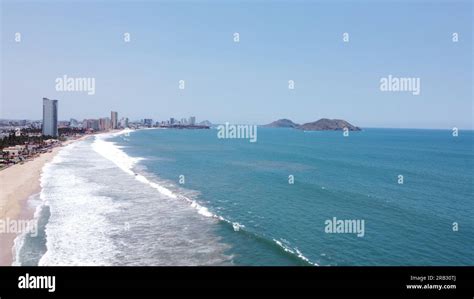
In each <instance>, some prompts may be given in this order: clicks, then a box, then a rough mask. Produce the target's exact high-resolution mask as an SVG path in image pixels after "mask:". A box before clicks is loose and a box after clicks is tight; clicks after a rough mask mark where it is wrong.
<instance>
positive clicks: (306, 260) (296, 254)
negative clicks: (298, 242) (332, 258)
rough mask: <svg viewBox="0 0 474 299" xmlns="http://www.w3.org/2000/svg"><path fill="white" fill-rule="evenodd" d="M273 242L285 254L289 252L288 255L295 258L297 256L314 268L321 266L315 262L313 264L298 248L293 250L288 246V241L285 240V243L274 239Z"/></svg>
mask: <svg viewBox="0 0 474 299" xmlns="http://www.w3.org/2000/svg"><path fill="white" fill-rule="evenodd" d="M273 241H274V242H275V243H276V244H277V245H278V246H280V247H281V248H282V249H283V250H284V251H285V252H288V253H291V254H293V255H295V256H297V257H298V258H300V259H301V260H303V261H305V262H307V263H308V264H311V265H314V266H319V265H318V264H317V263H314V262H311V261H310V260H309V259H308V258H307V257H305V256H304V255H303V254H302V253H301V251H299V250H298V248H296V247H295V248H292V247H291V246H290V245H289V244H288V241H286V240H284V241H283V242H282V241H279V240H276V239H273Z"/></svg>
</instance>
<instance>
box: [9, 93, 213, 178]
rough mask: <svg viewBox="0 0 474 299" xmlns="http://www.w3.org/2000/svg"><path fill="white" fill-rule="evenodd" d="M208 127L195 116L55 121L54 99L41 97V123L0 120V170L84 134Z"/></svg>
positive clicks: (116, 115) (207, 124) (111, 115)
mask: <svg viewBox="0 0 474 299" xmlns="http://www.w3.org/2000/svg"><path fill="white" fill-rule="evenodd" d="M209 124H210V123H209V122H208V121H204V122H202V123H200V124H197V123H196V117H195V116H191V117H189V118H181V119H180V120H178V119H176V118H174V117H171V118H170V119H169V120H166V121H156V122H153V119H151V118H145V119H142V120H140V121H136V122H129V121H128V118H126V117H122V118H120V119H119V115H118V113H117V112H116V111H111V112H110V117H102V118H97V119H84V120H83V121H78V120H76V119H74V118H71V119H70V120H69V121H58V100H50V99H48V98H43V119H42V121H30V120H1V119H0V150H1V151H0V169H1V168H3V167H5V166H9V165H12V164H16V163H21V162H23V161H25V160H28V159H31V158H33V157H35V156H36V155H39V154H41V153H44V152H47V151H50V150H51V149H52V148H53V147H55V146H59V145H61V140H66V139H74V138H78V137H80V136H82V135H84V134H91V133H94V132H101V131H108V130H117V129H125V128H132V129H139V128H152V127H160V128H178V129H209ZM58 139H59V140H58Z"/></svg>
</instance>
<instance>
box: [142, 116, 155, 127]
mask: <svg viewBox="0 0 474 299" xmlns="http://www.w3.org/2000/svg"><path fill="white" fill-rule="evenodd" d="M143 125H144V126H145V127H148V128H151V127H152V126H153V119H151V118H145V119H144V120H143Z"/></svg>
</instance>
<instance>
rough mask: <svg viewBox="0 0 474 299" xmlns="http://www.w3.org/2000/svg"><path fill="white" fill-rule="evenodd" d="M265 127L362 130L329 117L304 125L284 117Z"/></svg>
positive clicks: (309, 129)
mask: <svg viewBox="0 0 474 299" xmlns="http://www.w3.org/2000/svg"><path fill="white" fill-rule="evenodd" d="M264 127H268V128H294V129H299V130H305V131H341V130H344V128H347V129H348V130H349V131H360V130H361V129H360V128H359V127H356V126H354V125H352V124H350V123H349V122H347V121H345V120H342V119H328V118H321V119H320V120H317V121H314V122H309V123H305V124H302V125H299V124H297V123H294V122H292V121H291V120H289V119H286V118H283V119H279V120H276V121H274V122H272V123H269V124H267V125H264Z"/></svg>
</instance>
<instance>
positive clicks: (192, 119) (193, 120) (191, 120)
mask: <svg viewBox="0 0 474 299" xmlns="http://www.w3.org/2000/svg"><path fill="white" fill-rule="evenodd" d="M189 124H190V125H191V126H194V125H195V124H196V116H191V117H190V118H189Z"/></svg>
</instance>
